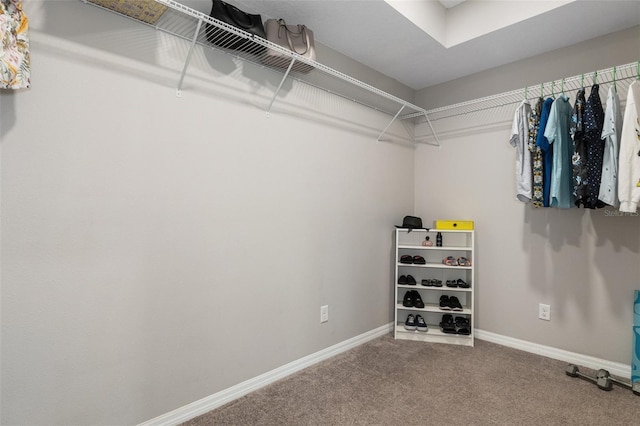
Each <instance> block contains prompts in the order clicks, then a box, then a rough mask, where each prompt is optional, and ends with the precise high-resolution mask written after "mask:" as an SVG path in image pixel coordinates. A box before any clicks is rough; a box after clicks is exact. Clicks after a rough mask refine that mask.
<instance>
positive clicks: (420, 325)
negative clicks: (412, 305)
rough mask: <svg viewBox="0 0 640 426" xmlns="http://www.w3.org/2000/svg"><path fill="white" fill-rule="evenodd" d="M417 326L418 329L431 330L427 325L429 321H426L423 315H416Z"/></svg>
mask: <svg viewBox="0 0 640 426" xmlns="http://www.w3.org/2000/svg"><path fill="white" fill-rule="evenodd" d="M416 328H417V329H418V331H427V330H429V327H428V326H427V323H426V322H424V318H422V315H416Z"/></svg>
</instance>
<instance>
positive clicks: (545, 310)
mask: <svg viewBox="0 0 640 426" xmlns="http://www.w3.org/2000/svg"><path fill="white" fill-rule="evenodd" d="M538 318H540V319H541V320H545V321H551V306H549V305H545V304H542V303H541V304H540V306H539V307H538Z"/></svg>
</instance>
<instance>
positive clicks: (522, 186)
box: [509, 100, 533, 203]
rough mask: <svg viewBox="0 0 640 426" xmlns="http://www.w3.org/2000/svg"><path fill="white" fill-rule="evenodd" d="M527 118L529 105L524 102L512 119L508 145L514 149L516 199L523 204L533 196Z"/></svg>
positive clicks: (529, 114)
mask: <svg viewBox="0 0 640 426" xmlns="http://www.w3.org/2000/svg"><path fill="white" fill-rule="evenodd" d="M529 117H531V105H530V104H529V101H527V100H524V101H522V103H521V104H520V106H519V107H518V109H517V110H516V112H515V115H514V117H513V125H512V126H511V138H510V139H509V143H510V144H511V146H513V147H515V148H516V186H517V189H516V197H517V198H518V200H520V201H522V202H523V203H529V202H531V198H532V196H533V171H532V168H531V151H529V146H528V143H529Z"/></svg>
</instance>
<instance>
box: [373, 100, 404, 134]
mask: <svg viewBox="0 0 640 426" xmlns="http://www.w3.org/2000/svg"><path fill="white" fill-rule="evenodd" d="M406 106H407V104H403V105H402V108H400V110H399V111H398V112H397V113H396V115H394V116H393V120H391V122H390V123H389V124H387V127H385V128H384V130H383V131H382V133H380V136H378V139H377V140H378V142H380V139H382V137H383V136H384V134H385V133H387V130H389V127H391V125H392V124H393V122H394V121H396V119H397V118H398V116H399V115H400V113H401V112H402V110H403V109H404V107H406Z"/></svg>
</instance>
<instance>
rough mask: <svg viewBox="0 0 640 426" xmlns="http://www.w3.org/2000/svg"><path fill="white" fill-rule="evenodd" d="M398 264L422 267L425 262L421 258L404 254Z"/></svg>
mask: <svg viewBox="0 0 640 426" xmlns="http://www.w3.org/2000/svg"><path fill="white" fill-rule="evenodd" d="M400 263H406V264H412V263H413V264H416V265H424V264H426V263H427V261H426V260H425V259H424V257H422V256H409V255H408V254H405V255H404V256H400Z"/></svg>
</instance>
